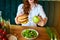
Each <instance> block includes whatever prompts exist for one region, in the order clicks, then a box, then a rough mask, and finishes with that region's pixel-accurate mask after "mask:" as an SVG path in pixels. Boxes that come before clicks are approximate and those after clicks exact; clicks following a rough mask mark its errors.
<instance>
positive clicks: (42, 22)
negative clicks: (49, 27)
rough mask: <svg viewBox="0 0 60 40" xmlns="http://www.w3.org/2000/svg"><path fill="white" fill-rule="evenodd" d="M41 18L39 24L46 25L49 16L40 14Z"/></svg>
mask: <svg viewBox="0 0 60 40" xmlns="http://www.w3.org/2000/svg"><path fill="white" fill-rule="evenodd" d="M39 18H40V22H39V23H38V25H39V26H44V25H45V24H46V22H47V18H44V19H43V18H42V17H41V16H39Z"/></svg>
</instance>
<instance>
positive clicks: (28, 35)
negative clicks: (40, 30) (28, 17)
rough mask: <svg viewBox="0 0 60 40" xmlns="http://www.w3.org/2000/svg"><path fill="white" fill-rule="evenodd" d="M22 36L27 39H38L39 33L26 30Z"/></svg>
mask: <svg viewBox="0 0 60 40" xmlns="http://www.w3.org/2000/svg"><path fill="white" fill-rule="evenodd" d="M22 35H23V36H24V37H26V38H34V37H37V32H36V31H35V30H29V29H26V30H25V31H24V32H22Z"/></svg>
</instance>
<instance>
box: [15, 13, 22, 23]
mask: <svg viewBox="0 0 60 40" xmlns="http://www.w3.org/2000/svg"><path fill="white" fill-rule="evenodd" d="M22 15H23V13H21V14H20V15H18V16H16V17H15V23H16V24H20V22H19V21H18V17H19V16H22Z"/></svg>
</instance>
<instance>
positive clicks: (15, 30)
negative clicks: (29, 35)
mask: <svg viewBox="0 0 60 40" xmlns="http://www.w3.org/2000/svg"><path fill="white" fill-rule="evenodd" d="M24 29H35V30H36V31H38V33H39V36H38V37H37V38H36V39H34V40H50V38H49V36H48V34H47V32H46V29H45V28H44V27H25V26H23V27H22V26H17V25H11V26H10V32H11V34H13V35H15V36H17V38H18V40H26V39H24V38H23V37H22V36H21V32H22V30H24Z"/></svg>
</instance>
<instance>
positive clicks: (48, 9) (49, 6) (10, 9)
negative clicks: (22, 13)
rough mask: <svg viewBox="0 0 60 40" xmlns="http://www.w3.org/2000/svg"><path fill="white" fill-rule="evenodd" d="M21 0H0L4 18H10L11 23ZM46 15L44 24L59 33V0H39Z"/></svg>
mask: <svg viewBox="0 0 60 40" xmlns="http://www.w3.org/2000/svg"><path fill="white" fill-rule="evenodd" d="M21 3H22V0H0V11H2V17H3V18H4V19H5V20H8V19H10V23H11V24H15V21H14V18H15V16H16V13H17V8H18V5H19V4H21ZM39 4H41V5H42V6H43V8H44V11H45V13H46V15H47V17H48V22H47V24H46V26H49V27H53V28H55V29H56V30H57V32H58V33H59V34H60V2H59V1H39Z"/></svg>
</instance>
